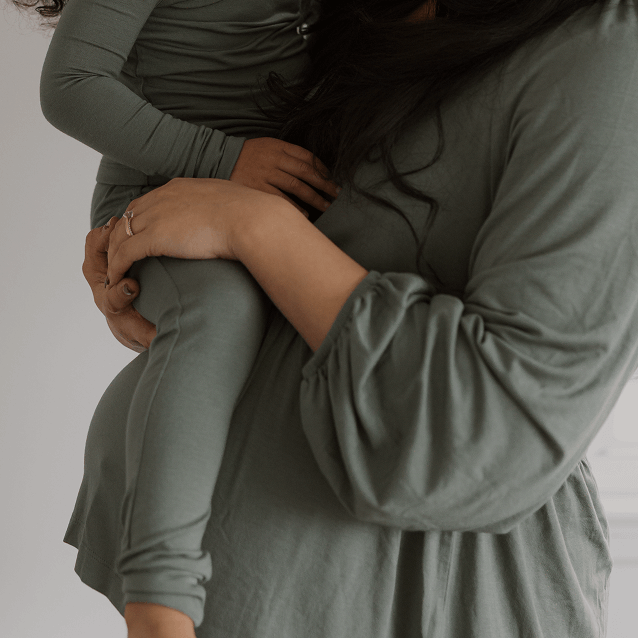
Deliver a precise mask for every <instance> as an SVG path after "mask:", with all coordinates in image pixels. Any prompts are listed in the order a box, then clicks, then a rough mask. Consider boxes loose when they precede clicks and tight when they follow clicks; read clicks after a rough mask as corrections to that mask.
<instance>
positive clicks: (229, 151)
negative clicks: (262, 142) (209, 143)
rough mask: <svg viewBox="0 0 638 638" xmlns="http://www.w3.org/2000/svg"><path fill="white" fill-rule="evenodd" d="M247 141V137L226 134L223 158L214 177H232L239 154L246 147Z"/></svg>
mask: <svg viewBox="0 0 638 638" xmlns="http://www.w3.org/2000/svg"><path fill="white" fill-rule="evenodd" d="M245 141H246V138H245V137H234V136H232V135H227V136H226V140H225V144H224V150H223V152H222V156H221V159H220V160H219V164H218V166H217V170H216V171H215V174H214V175H213V176H212V177H216V178H217V179H230V176H231V173H232V172H233V169H234V168H235V164H237V160H238V159H239V154H240V153H241V151H242V149H243V148H244V142H245Z"/></svg>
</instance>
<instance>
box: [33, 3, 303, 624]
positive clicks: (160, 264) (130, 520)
mask: <svg viewBox="0 0 638 638" xmlns="http://www.w3.org/2000/svg"><path fill="white" fill-rule="evenodd" d="M303 15H304V13H303V11H302V7H300V1H299V0H269V1H264V0H221V1H220V0H217V1H211V0H159V1H157V0H136V1H132V0H71V1H70V2H69V3H68V5H67V6H66V7H65V9H64V11H63V13H62V16H61V19H60V22H59V25H58V27H57V29H56V31H55V34H54V37H53V40H52V42H51V46H50V49H49V52H48V55H47V58H46V62H45V65H44V69H43V75H42V85H41V89H42V90H41V95H42V107H43V111H44V114H45V116H46V117H47V119H48V120H49V121H50V122H51V123H52V124H54V125H55V126H56V127H57V128H59V129H61V130H62V131H64V132H66V133H68V134H69V135H72V136H73V137H75V138H77V139H78V140H80V141H82V142H83V143H85V144H87V145H89V146H91V147H92V148H94V149H96V150H98V151H100V152H101V153H103V154H104V158H103V160H102V162H101V164H100V168H99V171H98V175H97V182H98V183H97V185H96V188H95V192H94V197H93V205H92V211H91V225H92V227H97V226H100V225H102V224H104V223H106V221H107V220H108V219H110V218H111V217H112V216H113V215H117V216H121V215H122V214H123V213H124V211H125V210H126V207H127V205H128V204H129V202H130V201H131V200H132V199H134V198H136V197H138V196H140V195H141V194H143V193H145V192H148V191H149V190H151V189H152V188H153V187H156V186H158V185H160V184H163V183H165V182H167V181H168V180H169V179H171V178H174V177H217V178H223V179H227V178H229V177H230V174H231V172H232V170H233V167H234V166H235V162H236V161H237V158H238V157H239V154H240V152H241V149H242V145H243V142H244V140H245V139H246V138H255V137H276V136H277V129H276V127H275V126H273V125H272V123H270V122H269V121H268V119H267V117H266V116H265V115H264V114H263V113H262V112H261V111H260V109H259V106H258V104H259V103H261V104H262V105H263V104H265V103H266V102H265V101H264V98H263V93H264V91H263V84H260V82H262V81H263V79H264V78H265V77H266V76H267V75H268V73H269V72H270V71H277V72H279V73H281V74H282V75H284V76H286V77H292V76H295V75H296V74H298V73H299V72H300V70H301V67H302V66H303V64H304V62H305V60H306V54H305V49H306V46H305V42H304V39H303V37H302V35H300V33H299V30H298V27H300V25H301V24H302V23H303ZM175 214H176V215H179V211H178V210H176V211H175ZM130 272H131V275H132V276H134V277H136V278H137V279H139V281H140V287H141V294H140V296H139V298H138V299H137V300H136V301H135V307H136V308H137V309H138V310H139V311H140V313H141V314H142V315H143V316H144V317H146V318H147V319H149V320H150V321H152V322H153V323H155V324H156V326H157V331H158V333H157V337H156V338H155V339H154V340H153V343H152V345H151V348H150V351H149V353H148V361H147V363H146V366H145V368H144V371H143V372H142V374H141V375H140V377H139V380H138V381H137V383H136V386H135V388H131V390H132V391H133V390H134V398H133V400H132V403H131V407H130V411H129V412H128V425H127V432H126V490H125V494H124V497H123V507H122V511H121V522H122V527H121V529H118V530H117V532H116V533H117V534H119V536H120V538H121V539H122V545H121V550H120V551H121V553H120V556H119V559H118V563H117V570H118V572H119V574H120V575H121V576H122V578H123V589H124V593H125V600H126V601H127V602H129V601H131V602H132V601H142V602H144V601H146V602H156V603H160V604H165V605H167V606H171V607H175V608H177V609H179V610H181V611H183V612H184V613H187V614H188V615H189V616H191V617H192V618H193V620H194V622H195V624H196V625H199V624H200V623H201V621H202V614H203V605H204V599H205V593H204V588H203V586H202V584H203V583H204V582H206V580H208V579H209V578H210V576H211V560H210V554H209V553H208V552H206V551H202V550H201V538H202V534H203V532H204V529H205V526H206V522H207V520H208V517H209V515H210V503H211V497H212V493H213V488H214V485H215V481H216V477H217V473H218V470H219V465H220V462H221V458H222V453H223V450H224V444H225V441H226V436H227V433H228V425H229V422H230V419H231V415H232V411H233V408H234V406H235V403H236V401H237V398H238V396H239V393H240V391H241V389H242V387H243V386H244V383H245V381H246V378H247V376H248V373H249V372H250V370H251V368H252V365H253V362H254V359H255V355H256V353H257V350H258V348H259V346H260V343H261V341H262V338H263V333H264V327H265V318H266V314H267V311H268V308H269V306H270V304H269V302H268V300H267V298H266V296H265V295H264V294H263V292H262V291H261V289H260V288H259V286H258V285H257V284H256V282H255V281H254V279H253V278H252V277H251V276H250V274H249V273H248V271H247V270H246V269H245V268H244V266H243V265H242V264H240V263H237V262H229V261H222V260H208V261H190V260H178V259H170V258H165V257H162V258H159V259H157V258H150V259H146V260H144V261H142V262H137V263H136V264H135V265H134V267H133V268H132V269H131V271H130ZM113 418H114V419H115V418H117V415H116V413H115V412H114V414H113Z"/></svg>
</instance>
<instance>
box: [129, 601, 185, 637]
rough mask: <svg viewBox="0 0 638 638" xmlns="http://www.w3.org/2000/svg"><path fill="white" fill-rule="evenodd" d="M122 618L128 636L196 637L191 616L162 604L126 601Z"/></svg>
mask: <svg viewBox="0 0 638 638" xmlns="http://www.w3.org/2000/svg"><path fill="white" fill-rule="evenodd" d="M124 620H125V621H126V627H127V629H128V638H196V637H195V626H194V624H193V621H192V620H191V618H190V617H189V616H187V615H186V614H183V613H182V612H181V611H177V610H176V609H171V608H170V607H164V606H163V605H156V604H154V603H128V605H126V608H125V609H124Z"/></svg>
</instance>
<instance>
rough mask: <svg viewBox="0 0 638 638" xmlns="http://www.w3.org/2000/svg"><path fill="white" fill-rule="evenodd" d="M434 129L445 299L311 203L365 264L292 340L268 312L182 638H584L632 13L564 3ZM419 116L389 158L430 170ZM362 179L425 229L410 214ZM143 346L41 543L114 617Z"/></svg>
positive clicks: (599, 612)
mask: <svg viewBox="0 0 638 638" xmlns="http://www.w3.org/2000/svg"><path fill="white" fill-rule="evenodd" d="M443 124H444V131H445V143H446V146H445V150H444V153H443V156H442V157H441V159H440V161H439V162H438V163H436V164H435V165H434V166H433V167H432V168H430V169H427V170H424V171H421V172H418V173H416V174H415V175H413V176H412V177H411V178H409V179H411V180H412V182H413V183H414V184H415V185H418V186H419V187H422V188H424V189H425V190H426V191H427V192H429V193H431V194H432V195H434V196H435V197H436V198H437V199H438V200H439V202H440V204H441V209H440V211H439V213H438V216H437V217H436V221H435V223H434V225H433V227H432V230H431V233H430V234H429V237H428V240H427V244H426V249H425V255H426V258H427V260H428V261H429V263H430V264H431V266H432V268H433V269H434V271H435V272H436V273H437V274H438V276H439V278H440V279H441V280H442V282H443V283H444V284H445V285H446V286H448V287H449V289H451V290H455V291H457V294H434V292H433V289H432V287H431V285H430V284H428V283H427V281H426V280H425V279H424V278H423V277H421V276H420V275H419V274H417V273H416V269H415V265H414V259H415V253H416V247H415V243H414V241H413V239H412V236H411V234H410V231H409V229H408V227H407V225H406V223H405V222H404V221H403V220H402V219H401V218H400V217H399V215H397V214H396V213H394V212H392V211H390V210H387V209H384V208H380V207H377V206H376V205H373V204H371V203H370V202H368V201H367V200H364V199H362V198H360V197H359V196H357V195H355V194H354V193H353V192H352V191H351V190H350V189H348V188H346V189H344V190H343V191H342V193H341V195H340V196H339V198H338V199H337V200H336V202H335V203H334V204H333V205H332V206H331V208H330V209H329V210H328V211H327V212H326V213H324V214H323V215H322V217H320V219H319V220H318V222H317V226H318V228H320V229H321V230H322V231H323V232H324V233H325V234H326V235H327V236H328V237H329V238H330V239H332V240H333V241H334V242H335V243H336V244H337V245H338V246H339V247H340V248H342V249H343V250H344V251H345V252H346V253H348V254H349V255H351V256H352V257H353V258H354V259H356V260H357V261H358V262H359V263H361V264H362V265H363V266H364V267H365V268H367V269H369V270H370V273H369V275H368V276H367V277H366V278H365V279H364V280H363V281H362V282H361V284H360V285H359V286H358V287H357V288H356V290H355V291H354V292H353V293H352V295H351V296H350V298H349V299H348V301H347V302H346V304H345V305H344V307H343V308H342V309H341V311H340V313H339V315H338V317H337V318H336V321H335V323H334V325H333V326H332V328H331V330H330V332H329V334H328V336H327V338H326V339H325V340H324V342H323V343H322V344H321V346H320V348H319V349H318V351H317V352H316V353H314V354H313V353H311V351H310V350H309V348H308V347H307V345H306V344H305V343H304V341H303V340H302V338H301V337H300V336H299V335H298V333H297V332H296V331H295V330H294V328H293V327H292V326H291V325H290V324H289V323H288V322H287V321H286V320H285V318H284V317H283V316H282V315H281V314H279V313H278V312H277V311H276V310H273V311H272V314H271V317H270V322H269V327H268V330H267V333H266V336H265V339H264V342H263V345H262V348H261V351H260V355H259V357H258V360H257V362H256V365H255V367H254V370H253V373H252V375H251V377H250V379H249V381H248V383H247V386H246V388H245V391H244V393H243V395H242V397H241V398H240V402H239V404H238V406H237V409H236V411H235V414H234V417H233V422H232V424H231V427H230V434H229V438H228V442H227V445H226V449H225V454H224V461H223V464H222V468H221V472H220V475H219V479H218V482H217V486H216V490H215V494H214V496H213V502H212V516H211V518H210V521H209V523H208V525H207V530H206V533H205V535H204V540H203V545H204V546H205V547H206V548H207V549H208V550H209V551H210V553H211V557H212V564H213V575H212V579H211V580H210V581H209V582H208V583H207V584H206V588H207V599H206V604H205V615H204V620H203V623H202V624H201V625H200V626H199V627H198V628H197V636H198V637H199V638H417V637H421V636H423V637H426V636H427V637H428V638H600V637H602V636H604V634H605V624H606V608H607V591H608V576H609V573H610V568H611V559H610V554H609V549H608V533H607V524H606V521H605V516H604V513H603V510H602V507H601V504H600V500H599V497H598V493H597V489H596V484H595V481H594V478H593V477H592V474H591V471H590V467H589V465H588V463H587V461H586V460H585V459H584V455H585V451H586V449H587V447H588V445H589V443H590V442H591V440H592V439H593V437H594V435H595V434H596V432H597V431H598V429H599V428H600V426H601V424H602V423H603V421H604V420H605V418H606V416H607V415H608V414H609V412H610V411H611V409H612V407H613V405H614V402H615V400H616V398H617V397H618V395H619V393H620V391H621V389H622V387H623V385H624V384H625V382H626V381H627V380H628V378H629V377H630V376H631V374H632V372H633V371H634V370H635V369H636V366H637V365H638V179H637V172H636V171H637V167H638V7H637V6H636V4H635V3H634V2H633V1H627V0H611V1H610V2H608V3H607V4H606V5H605V7H600V6H594V7H591V8H589V9H587V10H584V11H582V12H579V13H578V14H576V15H574V16H573V17H572V18H570V19H569V21H568V22H567V23H565V24H563V25H562V26H560V27H559V28H556V29H554V30H553V31H552V32H551V33H549V34H546V35H544V36H542V37H540V38H538V39H535V40H534V41H532V42H530V43H528V44H526V45H525V46H524V47H523V48H522V49H520V50H519V51H518V52H517V53H516V54H515V55H514V56H512V57H511V58H510V60H509V61H508V62H507V64H506V65H505V68H503V69H502V70H501V72H500V73H497V72H494V73H492V74H491V75H490V76H489V77H487V78H486V79H484V80H482V81H481V82H480V83H477V84H475V85H473V86H472V87H468V89H467V90H466V91H465V92H464V93H463V94H462V95H461V96H460V97H459V98H458V99H456V100H455V101H453V102H451V103H450V104H448V105H447V106H446V107H445V109H444V112H443ZM435 128H436V127H435V124H434V123H433V121H432V120H430V119H428V120H424V121H421V122H420V123H419V124H418V125H415V126H414V127H413V128H412V129H411V130H410V131H408V132H407V133H406V135H405V136H404V138H403V141H402V142H401V143H400V145H399V147H398V148H397V150H396V158H397V160H398V161H399V163H400V166H401V167H403V168H408V167H415V166H418V165H423V164H425V163H426V162H428V161H429V159H430V158H431V156H432V153H433V151H434V149H435V146H436V135H435ZM381 176H382V171H381V167H380V166H379V165H378V164H374V163H371V164H365V165H363V166H361V167H360V169H359V171H358V173H357V177H356V179H357V181H358V182H359V183H361V184H363V185H371V184H373V183H374V182H375V181H376V180H377V178H379V177H381ZM376 188H378V189H379V192H382V193H383V194H384V195H385V196H386V197H389V198H391V200H392V201H393V202H394V203H395V204H396V205H397V206H398V207H400V209H401V210H402V211H403V212H404V213H405V214H406V215H407V216H408V217H409V218H410V219H411V220H412V221H413V223H414V224H415V226H416V227H417V229H420V228H423V225H424V220H425V218H426V215H425V213H426V212H427V207H426V206H424V205H423V204H422V203H421V202H417V201H414V200H411V199H409V198H408V197H407V196H405V195H403V194H401V193H399V192H397V191H396V190H395V189H393V188H392V187H391V186H389V185H388V184H384V185H381V186H378V187H376ZM143 357H144V355H140V357H138V358H137V359H135V360H134V361H133V362H132V363H131V364H130V366H128V367H127V368H126V369H125V370H124V371H123V372H122V373H121V374H120V376H119V377H118V378H116V379H115V381H114V382H113V385H112V386H111V388H110V389H109V391H107V394H106V395H105V397H104V399H103V401H102V403H101V406H100V407H99V408H98V411H97V412H96V419H95V420H94V422H93V424H92V426H91V429H90V430H89V435H88V439H87V448H86V449H87V457H86V470H85V477H84V481H83V483H82V487H81V489H80V494H79V496H78V501H77V505H76V509H75V511H74V514H73V517H72V520H71V522H70V524H69V529H68V531H67V535H66V537H65V540H66V541H67V542H68V543H71V544H73V545H74V546H76V547H79V553H78V562H77V564H76V569H77V571H78V573H79V574H80V576H81V577H82V579H83V580H84V581H85V582H87V583H89V584H90V585H91V586H92V587H94V588H96V589H97V590H99V591H102V592H103V593H105V594H106V595H107V596H109V598H110V600H111V601H112V602H113V604H114V605H116V606H117V607H118V609H119V610H120V611H123V604H122V600H123V599H122V594H121V591H120V590H119V587H120V583H119V580H118V577H117V576H116V575H115V573H114V572H113V570H112V567H111V566H112V565H113V564H114V562H115V558H116V555H117V540H118V533H117V530H118V512H119V509H118V499H121V491H122V489H123V488H122V475H123V443H122V441H123V434H122V432H123V428H124V425H122V428H121V430H118V429H117V428H113V427H112V422H113V421H112V415H113V414H118V413H121V414H123V415H125V414H126V405H127V404H126V401H127V396H128V395H127V392H128V390H127V388H129V387H130V386H131V385H132V384H134V380H135V375H136V374H138V373H139V372H138V371H139V369H141V367H142V366H143V362H144V359H143ZM107 411H108V413H109V415H110V417H111V419H110V420H109V419H102V418H101V416H100V415H101V414H102V412H107ZM118 411H119V412H118ZM122 420H124V419H122ZM194 489H196V488H194Z"/></svg>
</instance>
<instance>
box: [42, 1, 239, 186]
mask: <svg viewBox="0 0 638 638" xmlns="http://www.w3.org/2000/svg"><path fill="white" fill-rule="evenodd" d="M161 1H162V0H71V1H70V2H69V3H68V4H67V6H66V7H65V8H64V11H63V12H62V15H61V18H60V21H59V24H58V27H57V28H56V31H55V33H54V35H53V39H52V41H51V45H50V47H49V51H48V53H47V56H46V60H45V62H44V68H43V70H42V78H41V91H40V94H41V102H42V110H43V113H44V115H45V117H46V118H47V120H48V121H49V122H50V123H51V124H53V126H55V127H56V128H58V129H60V130H61V131H63V132H64V133H67V134H68V135H70V136H72V137H74V138H76V139H77V140H79V141H81V142H83V143H84V144H86V145H87V146H90V147H91V148H93V149H95V150H97V151H99V152H100V153H103V154H104V155H107V156H109V157H111V158H113V159H114V160H116V161H118V162H121V163H122V164H125V165H127V166H130V167H132V168H135V169H137V170H140V171H142V172H144V173H146V174H147V175H162V176H165V177H168V178H173V177H219V178H223V179H228V178H229V177H230V174H231V172H232V170H233V167H234V165H235V162H236V161H237V158H238V156H239V154H240V152H241V150H242V145H243V142H244V138H240V137H232V136H227V135H225V134H224V133H222V132H221V131H218V130H213V129H211V128H208V127H206V126H199V125H195V124H191V123H188V122H184V121H182V120H179V119H177V118H175V117H172V116H171V115H167V114H165V113H162V112H161V111H159V110H158V109H156V108H154V107H153V106H152V105H151V104H149V103H148V102H147V101H145V100H144V99H142V98H141V97H139V96H138V95H136V94H135V93H134V92H133V91H132V90H131V89H129V88H128V87H126V86H125V84H123V83H122V82H121V81H120V79H119V76H120V72H121V70H122V67H123V66H124V63H125V62H126V60H127V58H128V56H129V53H130V52H131V49H132V47H133V44H134V43H135V41H136V39H137V37H138V34H139V32H140V31H141V29H142V27H143V26H144V23H145V22H146V20H147V19H148V17H149V15H150V14H151V12H152V11H153V9H154V8H155V6H156V5H157V4H159V3H160V2H161Z"/></svg>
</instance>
